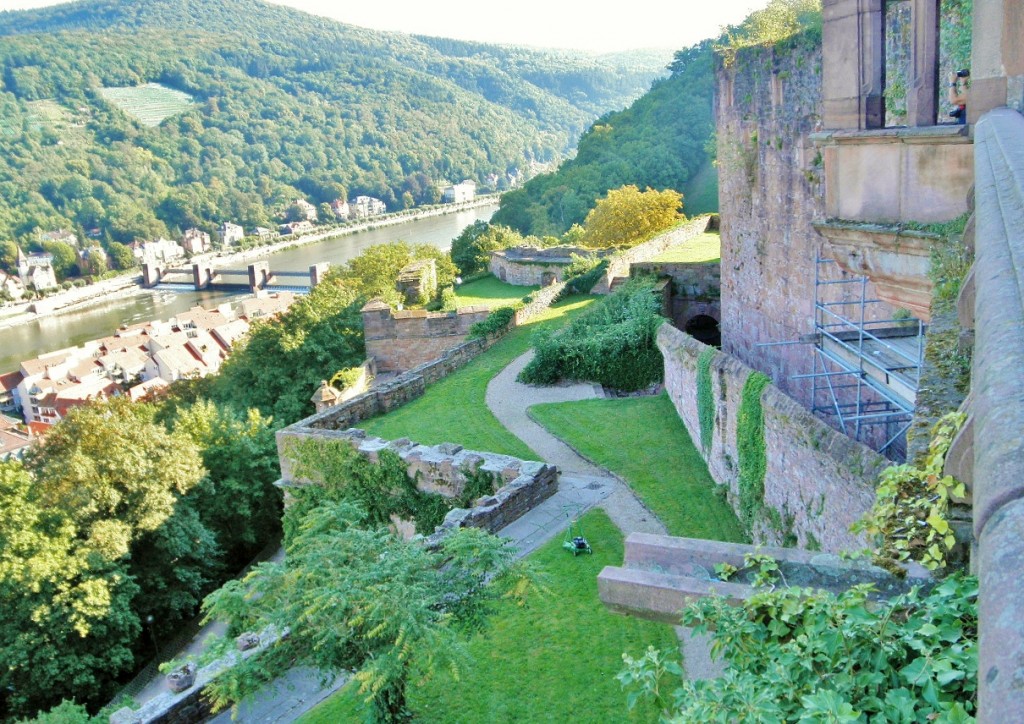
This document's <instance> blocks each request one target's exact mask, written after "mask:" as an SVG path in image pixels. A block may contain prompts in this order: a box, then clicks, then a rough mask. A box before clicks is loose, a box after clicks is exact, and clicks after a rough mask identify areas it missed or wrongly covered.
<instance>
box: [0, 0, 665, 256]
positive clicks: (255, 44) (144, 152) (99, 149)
mask: <svg viewBox="0 0 1024 724" xmlns="http://www.w3.org/2000/svg"><path fill="white" fill-rule="evenodd" d="M657 74H658V69H657V66H656V65H653V64H652V63H651V58H650V56H649V55H637V56H615V57H611V58H607V59H602V58H587V57H581V56H579V55H570V54H568V53H562V52H557V51H536V50H527V49H523V48H511V47H497V46H492V45H484V44H479V43H467V42H462V41H449V40H444V39H437V38H423V37H412V36H408V35H402V34H392V33H381V32H376V31H371V30H366V29H362V28H357V27H354V26H349V25H345V24H342V23H338V22H334V21H330V20H326V19H323V18H319V17H315V16H311V15H307V14H304V13H301V12H298V11H294V10H291V9H287V8H284V7H280V6H275V5H270V4H266V3H262V2H258V1H257V0H149V1H147V0H129V1H127V2H118V1H115V0H83V1H82V2H76V3H72V4H67V5H60V6H55V7H51V8H46V9H40V10H33V11H22V12H7V13H0V238H8V239H10V238H14V239H16V240H19V241H23V240H24V239H26V238H28V236H29V235H30V234H31V232H32V231H33V230H34V229H36V228H39V229H43V230H46V229H53V228H75V229H78V230H91V229H100V230H101V233H102V234H103V236H104V238H106V239H107V240H108V241H116V242H122V243H127V242H130V241H133V240H135V239H137V238H151V237H155V236H158V235H161V234H163V235H173V234H175V233H176V232H178V231H180V230H183V229H185V228H188V227H191V226H197V227H200V228H203V229H205V230H207V231H213V230H214V229H215V227H216V226H217V224H218V223H220V222H222V221H225V220H232V221H235V222H236V223H240V224H242V225H243V226H245V227H252V226H255V225H262V226H269V225H270V224H271V222H272V221H274V220H275V218H276V216H277V214H279V212H280V211H281V210H282V209H283V208H284V207H285V205H287V203H288V202H289V200H291V199H294V198H296V197H297V196H301V197H304V198H307V199H309V200H310V201H312V202H314V203H322V202H326V201H330V200H333V199H335V198H338V197H344V196H346V195H348V196H355V195H358V194H367V195H371V196H376V197H378V198H381V199H383V200H384V201H385V203H387V205H388V208H389V209H390V210H396V209H400V208H406V207H409V206H412V205H419V204H423V203H430V202H434V201H436V200H437V194H438V190H437V184H438V183H444V182H453V181H459V180H462V179H464V178H469V179H474V180H476V181H477V182H478V183H481V184H482V185H485V186H486V185H493V186H496V187H499V188H504V187H506V186H507V184H508V183H509V179H510V175H509V174H510V172H512V174H513V176H512V177H513V178H515V177H516V176H517V175H518V172H529V169H530V168H531V167H532V166H533V165H534V164H536V163H549V162H551V161H554V160H557V159H558V158H559V157H560V156H561V155H562V154H563V153H565V152H567V151H569V150H570V149H571V147H572V145H573V143H574V141H575V140H576V138H577V137H578V135H579V134H580V133H581V132H582V131H583V130H584V129H585V128H586V127H587V125H588V124H589V123H590V122H591V121H592V120H593V118H594V117H596V116H598V115H600V114H601V113H603V112H606V111H607V110H608V109H610V108H620V107H623V106H624V105H626V104H627V103H628V102H629V101H630V100H631V99H633V98H635V97H637V96H638V95H639V94H640V93H642V92H643V90H644V89H645V88H647V87H648V86H649V84H650V82H651V80H652V79H653V78H654V77H655V76H656V75H657ZM148 83H159V84H161V86H164V87H166V88H168V89H172V90H173V91H177V92H180V93H178V94H177V95H178V97H179V98H182V99H184V102H183V103H182V104H181V106H180V108H171V109H169V110H170V111H176V112H169V113H168V115H167V117H165V118H162V119H161V114H160V104H161V103H163V102H164V100H165V99H164V98H162V97H158V96H156V95H154V96H152V97H151V96H150V95H147V93H148V91H145V90H143V91H142V92H139V93H138V94H136V95H135V96H133V98H134V101H135V103H136V106H137V107H136V108H135V109H134V111H135V112H126V110H125V107H124V106H123V105H118V104H116V103H114V102H112V101H111V100H109V98H110V90H109V89H115V88H125V87H129V88H139V87H143V86H145V84H148ZM104 89H107V90H106V91H104ZM159 90H162V89H158V91H159ZM182 94H188V95H187V96H185V95H182ZM132 110H133V109H132V108H128V111H132ZM154 112H155V113H156V117H155V122H151V123H144V122H142V120H140V118H141V117H142V116H144V115H146V114H150V115H152V114H153V113H154Z"/></svg>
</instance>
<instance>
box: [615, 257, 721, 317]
mask: <svg viewBox="0 0 1024 724" xmlns="http://www.w3.org/2000/svg"><path fill="white" fill-rule="evenodd" d="M629 274H630V276H636V275H638V274H653V275H654V276H656V277H671V279H672V294H671V309H670V317H669V318H670V319H671V320H672V323H673V324H674V325H675V326H676V327H678V328H679V329H683V328H685V326H686V323H687V322H688V321H690V320H691V319H693V318H694V317H696V316H698V315H702V314H703V315H707V316H709V317H712V318H713V319H715V320H721V318H722V309H721V304H720V303H719V299H720V296H721V277H722V271H721V264H720V263H719V262H717V261H716V262H704V263H700V264H693V263H689V264H688V263H684V262H654V261H648V262H640V263H638V264H633V266H631V267H630V271H629Z"/></svg>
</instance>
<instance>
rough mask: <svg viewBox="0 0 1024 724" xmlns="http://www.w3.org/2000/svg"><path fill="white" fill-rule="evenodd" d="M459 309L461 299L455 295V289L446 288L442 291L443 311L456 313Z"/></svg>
mask: <svg viewBox="0 0 1024 724" xmlns="http://www.w3.org/2000/svg"><path fill="white" fill-rule="evenodd" d="M458 308H459V297H458V295H457V294H456V293H455V287H445V288H444V289H442V290H441V311H444V312H454V311H455V310H456V309H458Z"/></svg>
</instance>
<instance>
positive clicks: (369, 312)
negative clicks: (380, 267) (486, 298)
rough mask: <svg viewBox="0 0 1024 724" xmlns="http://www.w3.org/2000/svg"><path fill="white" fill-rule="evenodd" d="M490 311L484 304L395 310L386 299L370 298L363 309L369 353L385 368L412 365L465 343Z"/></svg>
mask: <svg viewBox="0 0 1024 724" xmlns="http://www.w3.org/2000/svg"><path fill="white" fill-rule="evenodd" d="M490 313H491V310H490V308H488V307H484V306H476V307H464V308H462V309H459V310H457V311H455V312H447V313H443V312H427V311H424V310H422V309H409V310H399V311H394V310H392V309H391V307H389V306H388V305H387V304H384V303H383V302H370V303H369V304H367V305H366V306H365V307H363V310H362V315H363V334H364V336H365V339H366V355H367V356H368V357H373V358H374V359H375V360H376V361H377V367H378V369H380V370H381V371H383V372H401V371H405V370H408V369H412V368H413V367H416V366H418V365H421V364H423V363H424V362H428V361H430V360H433V359H436V358H438V357H440V356H441V355H442V354H443V353H444V352H446V351H448V350H449V349H452V348H453V347H456V346H458V345H459V344H461V343H462V342H463V341H464V340H465V338H466V335H467V334H469V329H470V327H472V326H473V325H474V324H476V323H477V322H482V321H483V320H485V319H487V315H488V314H490Z"/></svg>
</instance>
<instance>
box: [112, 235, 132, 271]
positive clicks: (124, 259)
mask: <svg viewBox="0 0 1024 724" xmlns="http://www.w3.org/2000/svg"><path fill="white" fill-rule="evenodd" d="M107 253H108V254H109V255H110V264H111V266H112V267H113V268H114V269H117V270H119V271H125V270H127V269H132V268H134V267H135V266H137V265H138V263H139V260H138V259H136V258H135V254H133V253H132V250H131V249H129V248H128V247H127V246H125V245H124V244H120V243H118V242H116V241H112V242H110V244H109V245H108V246H107Z"/></svg>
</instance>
